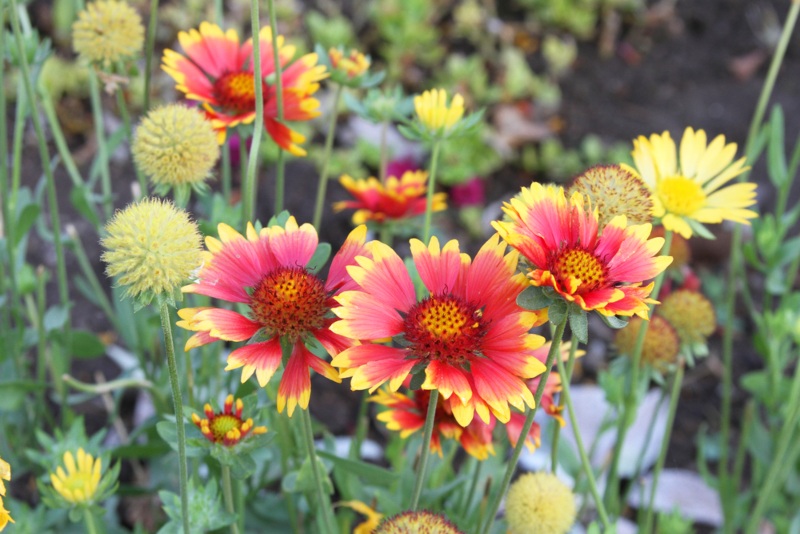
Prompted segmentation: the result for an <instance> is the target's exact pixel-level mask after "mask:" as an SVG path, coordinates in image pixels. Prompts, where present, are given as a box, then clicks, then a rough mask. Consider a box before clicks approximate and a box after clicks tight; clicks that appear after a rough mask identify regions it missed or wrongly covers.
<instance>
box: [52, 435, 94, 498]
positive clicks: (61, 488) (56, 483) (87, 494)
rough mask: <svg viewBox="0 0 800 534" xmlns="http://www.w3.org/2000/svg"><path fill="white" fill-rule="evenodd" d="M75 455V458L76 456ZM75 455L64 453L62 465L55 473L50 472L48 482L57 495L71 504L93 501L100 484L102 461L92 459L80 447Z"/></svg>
mask: <svg viewBox="0 0 800 534" xmlns="http://www.w3.org/2000/svg"><path fill="white" fill-rule="evenodd" d="M76 456H77V458H76ZM76 456H73V454H72V452H71V451H67V452H65V453H64V467H66V472H65V471H64V469H63V468H62V467H61V466H58V468H57V469H56V472H55V473H50V482H51V483H52V484H53V489H55V490H56V491H57V492H58V494H59V495H61V496H62V497H63V498H64V500H66V501H67V502H70V503H72V504H88V503H91V502H93V500H94V497H95V494H96V493H97V486H98V484H100V473H101V471H102V468H103V466H102V461H101V460H100V458H97V459H94V458H93V457H92V455H90V454H88V453H86V452H85V451H84V450H83V449H82V448H79V449H78V453H77V455H76Z"/></svg>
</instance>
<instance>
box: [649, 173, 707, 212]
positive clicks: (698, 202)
mask: <svg viewBox="0 0 800 534" xmlns="http://www.w3.org/2000/svg"><path fill="white" fill-rule="evenodd" d="M657 189H658V198H659V199H661V202H662V203H663V204H664V209H665V210H666V211H667V213H674V214H676V215H692V214H693V213H695V212H696V211H697V210H699V209H700V208H702V207H703V206H705V204H706V194H705V192H703V188H702V186H701V185H700V184H699V183H697V182H696V181H694V180H692V179H690V178H686V177H685V176H669V177H667V178H664V179H663V180H660V181H659V182H658V187H657Z"/></svg>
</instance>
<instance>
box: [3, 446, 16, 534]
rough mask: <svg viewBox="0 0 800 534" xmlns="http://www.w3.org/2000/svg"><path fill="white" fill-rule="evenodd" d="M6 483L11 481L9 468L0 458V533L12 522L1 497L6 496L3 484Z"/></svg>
mask: <svg viewBox="0 0 800 534" xmlns="http://www.w3.org/2000/svg"><path fill="white" fill-rule="evenodd" d="M8 481H11V466H10V465H9V464H8V462H6V461H5V460H3V459H2V458H0V531H2V530H3V529H4V528H6V525H8V524H9V523H13V522H14V520H13V519H12V518H11V514H10V513H9V511H8V510H6V508H5V505H4V504H3V497H5V496H6V485H5V482H8Z"/></svg>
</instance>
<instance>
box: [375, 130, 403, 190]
mask: <svg viewBox="0 0 800 534" xmlns="http://www.w3.org/2000/svg"><path fill="white" fill-rule="evenodd" d="M388 129H389V121H383V123H381V159H380V167H379V168H378V171H379V175H378V177H379V178H380V180H381V183H385V182H386V167H387V166H388V164H389V151H388V150H387V145H386V133H387V130H388ZM398 178H399V176H398Z"/></svg>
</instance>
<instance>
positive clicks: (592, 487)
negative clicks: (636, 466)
mask: <svg viewBox="0 0 800 534" xmlns="http://www.w3.org/2000/svg"><path fill="white" fill-rule="evenodd" d="M572 343H573V344H577V342H576V340H575V339H574V338H573V340H572ZM574 359H575V357H574V354H572V351H570V360H571V361H574ZM558 372H559V374H560V375H561V376H562V377H565V376H567V373H566V370H565V369H564V362H563V361H561V358H558ZM561 387H562V389H561V395H563V396H564V400H565V401H566V405H567V411H568V412H569V420H570V423H571V424H572V431H573V433H574V434H575V443H576V444H577V445H578V454H579V455H580V457H581V465H582V466H583V472H584V474H585V475H586V480H587V481H588V482H589V491H591V493H592V497H593V498H594V503H595V505H597V513H598V515H599V516H600V521H602V523H603V527H604V530H605V532H611V531H612V530H613V527H612V526H611V522H610V521H609V519H608V513H607V512H606V508H605V506H604V504H603V498H602V497H601V495H600V491H599V490H598V489H597V482H596V481H595V478H594V470H593V469H592V464H591V462H590V461H589V457H588V456H587V455H586V449H585V448H584V446H583V438H582V437H581V432H580V428H579V426H578V418H577V417H575V407H574V406H573V405H572V397H571V396H570V391H569V380H562V381H561ZM520 439H522V438H520Z"/></svg>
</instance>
